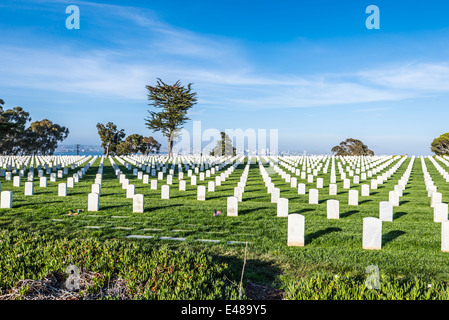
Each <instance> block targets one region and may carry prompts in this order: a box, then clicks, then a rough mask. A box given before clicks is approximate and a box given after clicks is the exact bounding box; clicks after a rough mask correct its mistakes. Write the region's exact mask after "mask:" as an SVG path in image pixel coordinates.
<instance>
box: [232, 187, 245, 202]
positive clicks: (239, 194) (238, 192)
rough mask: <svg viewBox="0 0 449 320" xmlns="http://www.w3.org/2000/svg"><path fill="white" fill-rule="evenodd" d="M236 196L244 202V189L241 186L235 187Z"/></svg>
mask: <svg viewBox="0 0 449 320" xmlns="http://www.w3.org/2000/svg"><path fill="white" fill-rule="evenodd" d="M234 197H236V198H237V199H238V201H239V202H242V200H243V199H242V198H243V189H242V188H241V187H235V188H234Z"/></svg>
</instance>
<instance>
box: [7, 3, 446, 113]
mask: <svg viewBox="0 0 449 320" xmlns="http://www.w3.org/2000/svg"><path fill="white" fill-rule="evenodd" d="M55 2H58V3H67V4H68V3H69V1H55ZM70 3H71V4H72V3H74V4H80V5H83V6H85V7H91V9H92V8H97V9H98V8H99V9H101V10H107V12H108V13H110V14H112V15H113V16H114V15H115V16H117V17H120V18H121V19H124V20H125V21H126V22H127V23H126V29H128V31H129V32H130V34H132V32H133V31H134V32H136V33H137V34H139V35H142V34H147V35H148V39H146V38H145V40H144V41H142V40H141V39H142V38H141V37H137V38H136V39H133V38H132V37H130V38H129V39H121V40H117V41H120V42H121V44H123V46H110V48H109V49H104V48H93V49H86V50H82V51H79V50H76V48H74V47H71V46H70V45H68V44H67V43H65V44H55V45H54V46H52V47H51V48H48V47H37V46H35V44H36V43H34V46H32V47H31V46H23V47H17V46H11V45H10V46H8V44H5V45H4V46H3V48H2V50H1V51H0V67H1V70H2V77H0V85H1V86H3V87H15V88H17V87H21V88H32V89H37V90H48V91H53V92H59V93H65V94H68V95H70V94H83V95H88V96H95V97H108V98H110V97H117V98H120V99H131V100H145V99H146V92H145V85H146V84H149V83H150V82H151V81H155V79H156V78H157V77H160V78H163V79H169V81H175V80H177V79H181V80H182V81H184V82H194V83H195V88H196V89H197V90H198V91H199V95H200V103H203V104H209V105H214V106H215V107H217V108H220V107H223V108H224V107H227V108H247V109H254V108H257V109H277V108H305V107H320V106H342V105H350V104H360V103H371V102H381V101H399V100H403V99H409V98H416V97H421V96H426V95H428V94H433V93H436V92H448V91H449V64H448V63H447V62H434V63H418V62H416V63H404V64H403V65H394V66H383V67H381V68H378V67H376V68H374V67H373V68H372V69H365V70H360V71H355V72H351V73H350V74H347V73H346V74H341V73H333V74H332V73H327V74H308V75H304V74H276V73H273V72H271V73H270V74H267V73H263V72H262V71H261V70H260V69H259V68H258V66H257V65H255V64H254V63H253V62H251V60H250V59H249V58H248V57H247V53H246V51H245V47H244V45H243V44H241V43H238V42H236V41H235V40H231V39H227V38H223V37H220V38H218V37H212V36H210V35H204V34H197V33H195V32H192V31H189V30H185V29H181V28H177V27H175V26H172V25H169V24H167V23H165V22H162V21H160V20H159V19H158V17H157V16H156V15H155V14H154V13H153V12H151V11H150V10H139V8H134V7H126V6H117V5H110V4H100V3H93V2H88V1H70ZM109 17H111V16H109ZM110 19H112V18H110ZM102 27H103V28H105V30H108V27H107V26H102ZM105 37H109V38H111V39H114V32H113V31H111V33H110V34H109V33H108V34H107V35H105ZM136 41H138V42H139V43H138V44H139V45H138V46H136ZM371 111H372V110H371ZM365 112H367V111H366V110H365Z"/></svg>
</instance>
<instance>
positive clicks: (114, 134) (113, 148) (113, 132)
mask: <svg viewBox="0 0 449 320" xmlns="http://www.w3.org/2000/svg"><path fill="white" fill-rule="evenodd" d="M97 131H98V135H99V136H100V139H101V147H102V148H104V153H105V155H106V156H109V154H112V155H114V154H115V153H116V152H117V146H118V145H119V144H120V142H121V141H122V140H123V138H125V136H126V134H125V130H124V129H120V130H119V129H117V125H115V124H114V123H113V122H108V123H107V124H106V125H104V124H102V123H97Z"/></svg>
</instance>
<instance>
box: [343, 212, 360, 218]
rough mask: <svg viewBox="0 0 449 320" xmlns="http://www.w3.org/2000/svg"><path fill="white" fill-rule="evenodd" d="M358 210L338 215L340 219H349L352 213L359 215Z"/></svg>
mask: <svg viewBox="0 0 449 320" xmlns="http://www.w3.org/2000/svg"><path fill="white" fill-rule="evenodd" d="M359 212H360V211H359V210H350V211H346V212H343V213H340V218H346V217H349V216H350V215H353V214H354V213H359Z"/></svg>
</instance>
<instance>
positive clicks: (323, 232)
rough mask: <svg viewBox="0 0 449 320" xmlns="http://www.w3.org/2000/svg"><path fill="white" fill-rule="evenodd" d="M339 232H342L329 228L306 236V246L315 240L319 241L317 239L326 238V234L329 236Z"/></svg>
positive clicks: (338, 229) (339, 229)
mask: <svg viewBox="0 0 449 320" xmlns="http://www.w3.org/2000/svg"><path fill="white" fill-rule="evenodd" d="M338 231H341V228H336V227H329V228H326V229H323V230H319V231H317V232H314V233H310V234H308V235H306V236H305V237H304V242H305V244H309V243H310V242H312V241H313V240H314V239H317V238H319V237H321V236H324V235H325V234H329V233H332V232H338Z"/></svg>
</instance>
